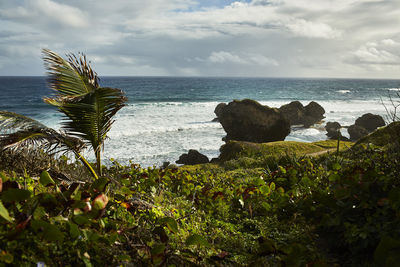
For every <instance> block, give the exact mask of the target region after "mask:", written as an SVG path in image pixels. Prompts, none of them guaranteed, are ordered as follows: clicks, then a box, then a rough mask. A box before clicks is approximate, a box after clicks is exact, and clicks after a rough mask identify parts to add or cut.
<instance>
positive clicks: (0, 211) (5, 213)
mask: <svg viewBox="0 0 400 267" xmlns="http://www.w3.org/2000/svg"><path fill="white" fill-rule="evenodd" d="M0 216H1V217H3V218H4V219H6V220H7V221H9V222H12V220H13V219H12V218H11V217H10V214H9V213H8V210H7V209H6V208H5V207H4V206H3V203H2V202H1V200H0Z"/></svg>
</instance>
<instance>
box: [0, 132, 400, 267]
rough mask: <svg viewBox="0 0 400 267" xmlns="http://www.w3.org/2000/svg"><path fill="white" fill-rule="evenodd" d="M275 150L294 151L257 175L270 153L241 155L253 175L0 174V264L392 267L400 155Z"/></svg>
mask: <svg viewBox="0 0 400 267" xmlns="http://www.w3.org/2000/svg"><path fill="white" fill-rule="evenodd" d="M393 141H394V140H393ZM392 143H393V142H392ZM275 145H276V147H274V145H273V144H270V145H262V147H263V149H267V147H268V149H269V150H268V151H269V152H268V153H270V151H278V150H279V151H280V150H281V148H282V147H285V146H286V145H287V146H288V147H290V146H295V147H297V148H299V151H301V153H300V154H297V155H296V154H295V153H292V154H286V153H283V154H281V155H279V156H278V155H276V158H275V163H274V164H272V163H271V162H272V159H271V162H270V163H271V164H268V165H265V166H261V165H259V164H261V163H262V162H261V161H259V158H260V156H261V155H263V154H264V153H267V152H266V151H258V150H257V152H256V153H254V154H252V153H247V154H246V157H247V158H248V159H253V160H255V161H257V166H258V167H256V168H253V167H251V168H248V167H247V165H246V164H245V165H240V161H237V162H236V165H226V163H227V162H229V161H226V162H225V163H221V164H220V165H217V164H204V165H200V166H193V167H192V166H190V167H182V168H178V169H157V168H147V169H144V168H141V167H140V166H138V165H135V164H131V165H130V166H122V165H120V164H119V163H117V162H114V164H113V166H112V167H110V168H105V169H104V173H103V174H104V175H103V177H102V178H99V179H98V180H95V181H93V182H78V180H85V177H84V175H89V174H87V173H86V174H85V173H84V172H80V171H79V170H80V169H84V167H83V166H82V165H80V163H79V162H75V163H74V164H68V163H67V161H66V159H59V160H58V161H57V164H55V165H54V166H55V167H54V168H56V169H57V172H53V173H52V172H51V171H53V170H54V168H53V165H52V167H50V169H49V170H48V171H46V170H45V171H41V172H38V171H37V169H36V168H34V166H25V168H24V171H23V172H21V171H17V170H18V169H13V168H7V167H5V166H6V165H2V166H3V170H2V171H1V172H0V177H1V180H0V181H1V182H0V185H1V186H0V200H1V202H0V265H18V266H25V265H35V264H36V263H37V262H44V263H45V264H46V265H49V266H50V265H51V266H52V265H73V266H74V265H86V266H97V265H112V266H117V265H122V266H149V265H150V266H249V265H250V266H334V265H337V266H395V264H396V263H397V262H398V261H399V260H400V259H399V255H400V228H399V225H400V213H399V210H400V179H399V177H400V162H399V161H400V150H395V149H389V147H392V148H393V146H390V145H388V144H386V146H384V147H379V146H372V145H370V146H367V147H366V148H363V147H360V148H358V149H354V150H353V149H349V150H347V151H343V152H340V153H339V154H337V153H336V151H334V153H325V154H322V155H319V156H304V152H306V153H305V154H308V153H314V152H318V151H321V150H319V149H317V148H316V147H322V148H323V149H330V148H335V147H336V143H335V142H333V143H332V144H331V145H328V143H327V142H322V143H314V144H311V145H310V144H307V145H306V144H301V143H291V142H290V143H287V144H286V145H285V142H283V143H276V144H275ZM3 156H5V155H4V154H3ZM235 159H236V160H239V159H240V156H239V157H236V158H235ZM53 163H55V162H52V164H53ZM69 168H70V169H69ZM57 173H58V174H57ZM60 173H68V176H73V175H74V173H76V175H75V177H74V179H72V181H65V179H63V177H62V176H61V175H60ZM79 175H82V176H81V177H80V176H79ZM105 177H107V178H105ZM80 178H82V179H80Z"/></svg>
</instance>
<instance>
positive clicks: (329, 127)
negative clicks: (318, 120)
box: [325, 121, 342, 140]
mask: <svg viewBox="0 0 400 267" xmlns="http://www.w3.org/2000/svg"><path fill="white" fill-rule="evenodd" d="M341 128H342V126H341V125H340V123H338V122H336V121H335V122H330V121H329V122H327V123H326V125H325V130H326V132H327V133H326V135H327V136H328V137H329V139H335V140H337V139H338V138H339V135H340V136H341V134H340V129H341Z"/></svg>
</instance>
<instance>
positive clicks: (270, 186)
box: [269, 182, 275, 191]
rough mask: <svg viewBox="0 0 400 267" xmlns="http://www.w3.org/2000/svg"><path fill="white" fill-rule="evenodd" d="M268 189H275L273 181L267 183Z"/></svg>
mask: <svg viewBox="0 0 400 267" xmlns="http://www.w3.org/2000/svg"><path fill="white" fill-rule="evenodd" d="M269 189H271V191H274V190H275V183H274V182H272V183H271V184H270V185H269Z"/></svg>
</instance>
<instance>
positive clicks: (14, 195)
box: [1, 188, 31, 202]
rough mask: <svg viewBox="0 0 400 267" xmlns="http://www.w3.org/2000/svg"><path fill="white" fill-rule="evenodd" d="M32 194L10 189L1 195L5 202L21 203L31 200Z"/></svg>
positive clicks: (27, 191)
mask: <svg viewBox="0 0 400 267" xmlns="http://www.w3.org/2000/svg"><path fill="white" fill-rule="evenodd" d="M30 196H31V192H30V191H29V190H25V189H17V188H10V189H8V190H6V191H4V192H3V193H2V194H1V198H2V200H3V201H4V202H13V201H16V202H19V201H24V200H26V199H28V198H30Z"/></svg>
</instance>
